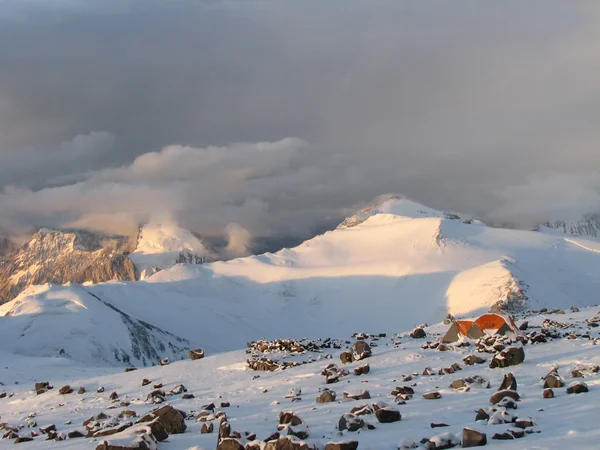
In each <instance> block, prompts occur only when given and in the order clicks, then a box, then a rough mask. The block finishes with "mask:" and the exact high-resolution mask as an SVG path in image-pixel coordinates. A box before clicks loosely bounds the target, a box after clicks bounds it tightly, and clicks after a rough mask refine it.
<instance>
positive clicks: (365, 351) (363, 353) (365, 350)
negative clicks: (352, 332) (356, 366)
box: [352, 341, 372, 361]
mask: <svg viewBox="0 0 600 450" xmlns="http://www.w3.org/2000/svg"><path fill="white" fill-rule="evenodd" d="M371 354H372V352H371V347H370V346H369V344H367V343H366V342H365V341H356V342H355V343H354V345H353V346H352V360H353V361H361V360H363V359H365V358H368V357H370V356H371Z"/></svg>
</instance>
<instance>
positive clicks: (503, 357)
mask: <svg viewBox="0 0 600 450" xmlns="http://www.w3.org/2000/svg"><path fill="white" fill-rule="evenodd" d="M523 361H525V351H524V350H523V347H508V348H507V349H504V350H502V351H501V352H500V353H497V354H496V355H494V357H493V358H492V360H491V361H490V369H495V368H497V367H510V366H516V365H518V364H521V363H522V362H523Z"/></svg>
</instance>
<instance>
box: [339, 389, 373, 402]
mask: <svg viewBox="0 0 600 450" xmlns="http://www.w3.org/2000/svg"><path fill="white" fill-rule="evenodd" d="M344 398H351V399H354V400H367V399H370V398H371V394H369V391H360V392H355V393H350V392H344Z"/></svg>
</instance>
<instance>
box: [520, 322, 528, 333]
mask: <svg viewBox="0 0 600 450" xmlns="http://www.w3.org/2000/svg"><path fill="white" fill-rule="evenodd" d="M527 328H529V322H527V321H525V322H523V323H522V324H521V325H519V330H521V331H525V330H526V329H527Z"/></svg>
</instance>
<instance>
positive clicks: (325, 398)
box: [317, 391, 336, 403]
mask: <svg viewBox="0 0 600 450" xmlns="http://www.w3.org/2000/svg"><path fill="white" fill-rule="evenodd" d="M335 397H336V395H335V392H334V391H324V392H323V393H322V394H321V395H319V396H318V397H317V403H331V402H334V401H335Z"/></svg>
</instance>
